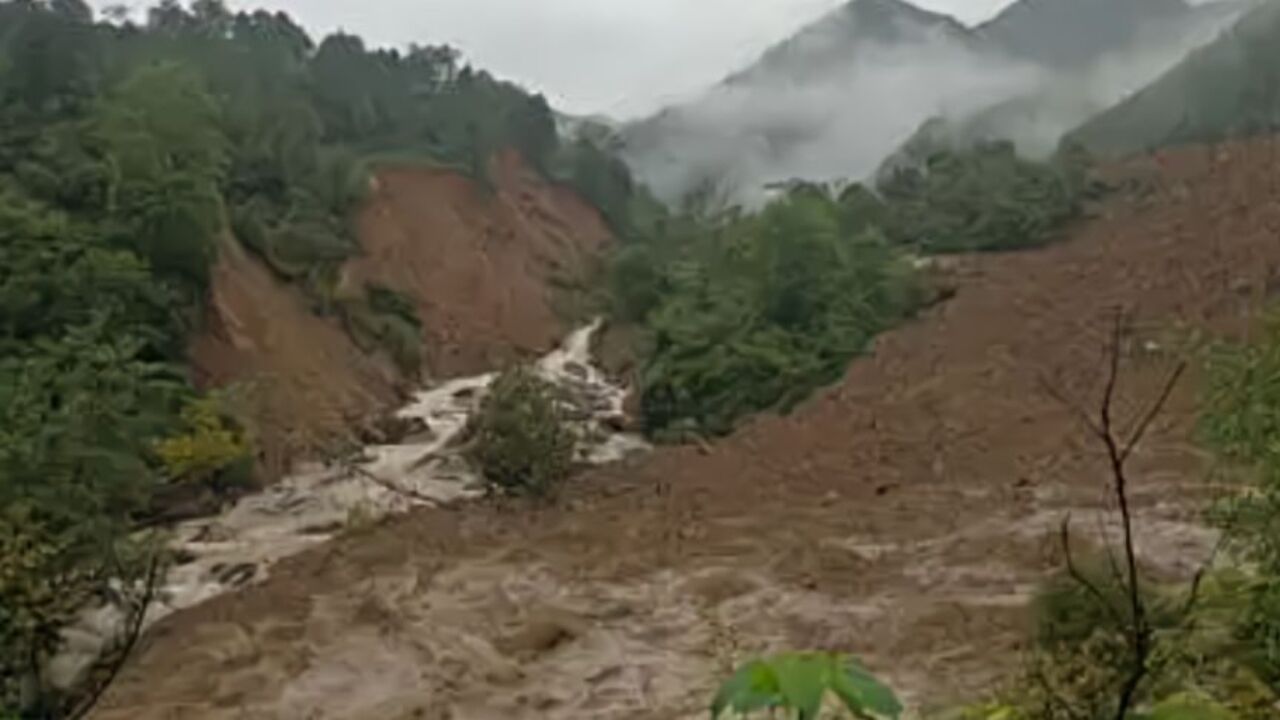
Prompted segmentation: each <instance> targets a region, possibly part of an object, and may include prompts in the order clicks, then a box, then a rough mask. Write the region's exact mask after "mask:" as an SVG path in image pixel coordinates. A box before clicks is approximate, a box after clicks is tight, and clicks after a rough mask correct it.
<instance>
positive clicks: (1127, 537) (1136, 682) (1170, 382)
mask: <svg viewBox="0 0 1280 720" xmlns="http://www.w3.org/2000/svg"><path fill="white" fill-rule="evenodd" d="M1124 325H1125V316H1124V313H1123V312H1122V311H1119V310H1117V311H1116V313H1115V317H1114V319H1113V322H1112V325H1111V332H1110V334H1109V338H1108V341H1107V344H1106V347H1105V350H1104V352H1105V353H1106V367H1107V375H1106V380H1105V384H1104V388H1103V392H1102V397H1101V398H1100V399H1099V402H1098V406H1097V411H1096V417H1094V416H1093V415H1091V414H1090V413H1088V412H1086V411H1085V410H1084V409H1083V407H1081V406H1080V405H1079V404H1077V403H1074V402H1072V401H1071V400H1070V398H1068V397H1067V394H1066V393H1064V392H1062V391H1061V390H1060V389H1059V388H1058V387H1056V386H1054V385H1053V384H1052V383H1049V382H1047V381H1045V380H1044V379H1043V378H1041V386H1042V388H1044V389H1045V390H1046V392H1047V393H1048V394H1049V396H1050V397H1052V398H1054V399H1055V400H1057V401H1058V402H1060V403H1062V404H1063V405H1064V406H1066V407H1067V408H1069V409H1071V410H1073V411H1075V413H1076V414H1077V415H1078V416H1079V417H1080V418H1081V420H1082V422H1083V424H1084V425H1085V427H1087V428H1088V429H1089V431H1090V432H1091V433H1092V434H1093V436H1094V437H1095V438H1097V440H1098V441H1099V442H1100V443H1101V444H1102V446H1103V447H1104V448H1105V450H1106V456H1107V463H1108V468H1109V470H1110V475H1111V488H1112V491H1113V493H1114V495H1115V500H1116V506H1117V510H1118V512H1119V514H1120V521H1121V527H1122V530H1123V553H1124V565H1125V567H1124V571H1123V577H1120V575H1121V572H1120V571H1119V569H1118V568H1116V567H1115V563H1114V560H1113V564H1112V566H1113V572H1114V573H1115V574H1116V575H1117V578H1116V579H1117V582H1119V584H1120V585H1121V586H1122V587H1123V589H1124V591H1125V594H1126V596H1127V598H1128V606H1129V607H1128V611H1129V617H1128V618H1121V617H1120V613H1119V611H1118V609H1116V608H1115V607H1113V606H1112V605H1111V603H1110V602H1108V601H1107V599H1106V596H1105V595H1104V594H1103V593H1102V592H1101V590H1099V589H1098V587H1097V586H1096V585H1095V584H1094V583H1093V582H1091V581H1089V580H1088V578H1086V577H1085V576H1084V575H1083V574H1082V573H1081V572H1080V571H1079V569H1078V568H1076V567H1075V561H1074V559H1073V557H1072V553H1071V546H1070V545H1071V539H1070V522H1071V520H1070V517H1068V518H1067V519H1066V520H1064V522H1063V525H1062V531H1061V540H1062V544H1063V551H1064V553H1065V555H1066V560H1067V571H1068V573H1069V574H1070V575H1071V577H1072V578H1073V579H1074V580H1075V581H1076V582H1078V583H1080V584H1081V585H1082V586H1083V587H1084V588H1085V590H1086V592H1088V593H1089V594H1090V595H1093V596H1094V597H1095V598H1096V599H1097V600H1098V601H1099V602H1100V603H1102V605H1103V607H1104V608H1106V609H1107V612H1108V613H1111V614H1113V615H1115V616H1116V617H1117V619H1119V620H1120V625H1121V626H1122V627H1123V628H1124V634H1125V637H1126V642H1127V643H1128V645H1129V651H1130V654H1131V657H1130V661H1129V672H1128V674H1127V675H1126V677H1125V679H1124V682H1123V683H1122V684H1121V687H1120V688H1119V693H1118V695H1119V697H1118V702H1117V705H1116V716H1115V717H1116V720H1124V718H1125V717H1126V716H1127V715H1128V714H1129V711H1130V709H1131V708H1132V707H1133V705H1134V702H1135V700H1136V696H1137V691H1138V688H1139V687H1140V686H1141V684H1142V682H1143V680H1145V679H1146V677H1147V675H1148V674H1149V673H1150V670H1151V668H1150V660H1151V652H1152V647H1151V642H1152V635H1153V629H1152V627H1151V623H1150V620H1149V618H1148V615H1147V607H1146V603H1145V601H1144V600H1143V598H1142V588H1141V584H1140V576H1139V572H1138V554H1137V548H1136V542H1135V537H1134V528H1133V508H1132V507H1131V506H1130V502H1129V484H1130V481H1129V475H1128V467H1127V465H1128V461H1129V459H1130V458H1131V457H1132V455H1133V452H1134V450H1135V448H1137V446H1138V444H1139V443H1140V442H1141V441H1142V439H1143V438H1144V437H1145V436H1146V434H1147V432H1148V431H1149V430H1150V428H1151V426H1152V425H1153V424H1154V422H1155V419H1156V418H1157V417H1158V416H1159V415H1160V413H1161V412H1162V411H1163V410H1164V408H1165V407H1166V405H1167V404H1168V402H1169V399H1170V397H1172V395H1173V391H1174V388H1175V387H1177V385H1178V382H1179V381H1180V380H1181V379H1182V376H1183V374H1184V373H1185V371H1186V363H1185V362H1183V363H1180V364H1179V365H1178V366H1177V367H1176V368H1175V369H1174V371H1173V372H1172V373H1170V375H1169V377H1168V378H1167V379H1166V380H1165V382H1164V385H1163V387H1162V388H1161V391H1160V394H1159V395H1158V396H1156V398H1155V400H1154V401H1153V402H1151V403H1150V404H1149V405H1147V408H1146V410H1145V411H1143V412H1141V413H1140V414H1139V415H1138V420H1137V422H1136V423H1135V424H1134V425H1133V429H1132V430H1131V431H1129V432H1127V433H1125V432H1123V431H1120V430H1118V428H1117V423H1116V417H1115V408H1116V403H1117V399H1116V398H1117V390H1118V389H1119V385H1120V368H1121V358H1122V355H1123V349H1122V347H1121V345H1122V343H1121V340H1122V338H1123V335H1124ZM1104 545H1106V546H1107V551H1108V553H1109V554H1110V542H1109V541H1108V540H1106V539H1105V538H1104ZM1199 584H1200V580H1199V579H1197V580H1196V581H1195V582H1194V583H1193V588H1192V593H1193V597H1194V596H1195V595H1196V594H1198V591H1199Z"/></svg>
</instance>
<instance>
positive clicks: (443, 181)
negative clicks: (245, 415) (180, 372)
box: [191, 153, 610, 477]
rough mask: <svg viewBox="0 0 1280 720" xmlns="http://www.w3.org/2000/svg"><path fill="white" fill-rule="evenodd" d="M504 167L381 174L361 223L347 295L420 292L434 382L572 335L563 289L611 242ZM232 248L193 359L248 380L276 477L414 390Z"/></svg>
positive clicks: (560, 199) (569, 206) (513, 161)
mask: <svg viewBox="0 0 1280 720" xmlns="http://www.w3.org/2000/svg"><path fill="white" fill-rule="evenodd" d="M493 175H494V182H493V188H492V189H487V188H485V187H483V186H482V185H481V184H479V183H477V182H475V181H474V180H471V179H470V178H467V177H465V176H462V175H459V174H458V173H456V172H452V171H447V170H440V169H432V168H428V167H424V166H420V165H412V166H411V165H405V166H399V167H387V168H383V169H381V170H379V172H378V173H377V178H376V181H375V188H374V191H373V193H372V196H371V197H370V199H369V201H368V202H367V204H366V206H365V208H364V209H363V211H362V213H361V216H360V218H359V226H358V236H359V239H360V243H361V246H362V249H363V254H362V255H361V256H360V257H358V258H356V259H354V260H352V261H351V262H350V263H348V265H347V267H346V268H344V286H345V287H343V288H341V289H340V292H347V293H360V292H363V288H364V284H365V283H366V282H370V281H374V282H378V283H381V284H383V285H386V286H389V287H392V288H395V289H397V290H400V291H403V292H405V293H407V294H408V295H409V296H410V297H412V298H414V299H415V300H417V302H418V307H419V313H420V316H421V317H422V320H423V325H424V328H423V333H424V346H425V350H426V361H427V368H426V370H427V371H428V372H429V373H431V374H434V375H437V376H453V375H458V374H472V373H475V372H478V371H481V370H490V369H495V368H497V367H500V366H501V365H502V364H504V363H506V362H509V361H510V360H512V359H514V358H517V357H526V356H530V355H538V354H542V353H544V352H545V351H547V350H549V349H551V348H552V347H554V346H555V344H556V343H557V342H558V341H559V339H560V338H561V337H562V336H563V335H564V334H565V333H566V332H567V331H568V329H569V327H568V323H567V322H566V320H565V318H564V317H563V315H564V313H562V312H560V310H562V308H560V307H557V301H558V299H560V298H561V297H567V293H559V294H558V291H557V289H556V288H558V287H567V288H572V287H573V286H574V285H575V284H579V285H580V284H581V282H582V280H583V278H584V277H585V275H586V274H587V273H589V272H591V270H592V267H593V264H594V263H595V262H596V261H598V258H599V253H600V251H601V249H602V248H603V247H604V246H605V244H606V243H607V242H608V241H609V238H610V234H609V231H608V229H607V228H606V227H605V225H604V223H603V221H602V220H601V219H600V216H599V214H598V213H597V212H596V211H595V210H594V209H592V208H591V207H590V206H589V205H587V204H586V203H585V202H583V201H582V200H581V199H579V198H578V197H577V196H576V195H575V194H574V193H572V192H571V191H569V190H567V189H565V188H561V187H557V186H554V185H551V184H548V183H547V182H546V181H544V180H542V179H541V178H540V177H538V176H537V175H536V174H535V173H534V172H532V171H531V170H530V169H528V168H527V167H526V166H525V165H524V164H523V162H522V161H521V160H520V158H519V157H518V156H517V155H516V154H514V153H506V154H503V155H502V156H500V157H498V158H497V159H496V160H495V162H494V169H493ZM225 248H226V249H225V250H224V252H223V253H222V257H221V259H220V262H219V264H218V267H217V268H216V270H215V272H214V279H213V291H212V301H211V303H210V311H209V321H208V328H207V330H206V331H205V332H204V333H203V334H201V335H200V336H199V337H198V338H196V340H195V341H194V343H193V345H192V347H191V356H192V364H193V366H194V368H195V372H196V375H197V379H198V380H199V381H200V382H201V383H202V384H205V385H213V386H222V385H226V384H228V383H233V382H240V383H247V384H249V386H250V388H251V390H250V391H249V392H247V393H244V395H245V396H246V397H251V398H252V399H253V401H254V402H253V407H252V408H250V412H251V414H252V417H253V418H254V424H255V425H256V426H257V435H258V437H257V440H258V443H259V445H260V446H262V447H263V448H264V452H265V454H266V457H264V458H263V460H264V470H265V471H266V474H267V475H268V476H269V477H273V476H278V475H279V473H280V472H281V471H283V470H284V469H285V468H287V467H288V463H289V461H290V460H292V459H294V458H296V457H298V456H301V455H305V454H310V453H312V452H313V451H315V450H316V449H317V448H323V447H325V446H327V445H333V444H334V443H333V441H334V439H335V438H338V437H342V436H345V435H346V434H347V433H348V432H349V431H350V430H351V429H352V428H356V427H359V426H362V425H368V424H369V422H370V420H371V418H372V416H375V415H377V414H378V413H380V412H383V411H385V410H387V409H390V408H391V407H393V406H394V405H395V404H396V403H397V401H398V399H399V398H400V396H401V394H400V393H398V392H397V388H401V389H402V388H403V385H404V384H403V383H402V382H401V381H400V379H399V377H398V376H397V374H396V372H395V371H394V370H393V369H392V367H391V366H390V365H389V364H388V363H387V362H385V361H384V360H382V359H379V358H374V357H370V356H367V355H366V354H365V353H363V352H361V351H360V350H359V349H358V348H357V347H356V346H355V345H354V344H353V343H352V342H351V341H350V339H349V337H348V336H347V335H346V333H345V332H344V331H343V329H342V328H341V327H340V326H339V325H338V324H337V323H336V322H334V321H331V320H324V319H321V318H319V317H317V316H316V315H315V314H314V313H312V312H311V311H310V309H309V308H308V304H307V302H306V300H305V299H304V298H303V296H302V295H301V294H300V293H299V292H298V291H297V290H296V289H295V288H292V287H290V286H289V285H287V284H285V283H282V282H279V281H277V280H275V279H274V278H273V277H272V276H271V274H270V272H269V271H268V270H267V269H266V268H265V266H263V265H262V263H260V262H259V261H258V260H257V259H255V258H254V257H252V256H251V255H249V254H248V253H246V252H245V251H244V250H243V249H241V248H240V247H239V246H238V245H236V244H235V243H234V242H233V241H228V242H227V243H226V244H225Z"/></svg>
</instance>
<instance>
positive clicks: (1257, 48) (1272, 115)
mask: <svg viewBox="0 0 1280 720" xmlns="http://www.w3.org/2000/svg"><path fill="white" fill-rule="evenodd" d="M1277 127H1280V3H1277V2H1275V1H1274V0H1268V1H1267V2H1264V3H1263V4H1261V5H1259V6H1258V7H1256V8H1255V9H1253V10H1252V11H1250V12H1249V13H1247V14H1246V15H1245V16H1244V17H1242V18H1240V20H1239V21H1238V22H1237V23H1236V24H1235V25H1234V26H1232V28H1231V29H1230V31H1228V32H1226V33H1223V34H1222V35H1221V36H1220V37H1219V38H1218V39H1216V40H1215V41H1213V42H1212V43H1211V44H1209V45H1207V46H1205V47H1204V48H1201V49H1200V50H1198V51H1197V52H1195V53H1193V54H1192V55H1191V56H1190V57H1188V58H1186V60H1184V61H1183V62H1181V63H1180V64H1178V65H1177V66H1176V67H1174V68H1173V69H1172V70H1170V71H1169V72H1168V73H1167V74H1165V75H1163V76H1162V77H1160V79H1159V80H1157V81H1156V82H1154V83H1153V84H1151V85H1150V86H1149V87H1147V88H1145V89H1143V90H1142V91H1141V92H1139V93H1137V94H1135V95H1134V96H1133V97H1131V98H1129V99H1127V100H1126V101H1125V102H1123V103H1121V104H1119V105H1118V106H1116V107H1114V108H1112V109H1110V110H1108V111H1106V112H1104V113H1102V114H1101V115H1099V116H1097V117H1095V118H1093V119H1092V120H1090V121H1089V122H1087V123H1085V124H1084V125H1083V126H1082V127H1080V128H1079V129H1078V130H1077V131H1076V132H1074V133H1073V134H1072V136H1071V137H1072V139H1074V140H1076V141H1079V142H1081V143H1083V144H1084V145H1086V146H1088V147H1090V148H1092V149H1094V150H1096V151H1098V152H1104V153H1129V152H1137V151H1140V150H1145V149H1150V148H1154V147H1162V146H1165V145H1171V144H1178V143H1185V142H1200V141H1212V140H1221V139H1225V138H1230V137H1236V136H1242V135H1250V134H1256V133H1262V132H1267V131H1269V130H1272V129H1275V128H1277Z"/></svg>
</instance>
